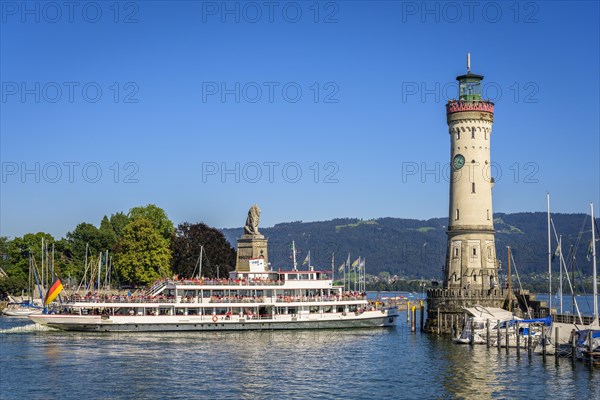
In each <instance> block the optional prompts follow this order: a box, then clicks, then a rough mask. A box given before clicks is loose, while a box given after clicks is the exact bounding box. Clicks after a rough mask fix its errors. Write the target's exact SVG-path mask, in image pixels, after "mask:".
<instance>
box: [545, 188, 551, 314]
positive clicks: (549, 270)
mask: <svg viewBox="0 0 600 400" xmlns="http://www.w3.org/2000/svg"><path fill="white" fill-rule="evenodd" d="M546 205H547V208H548V310H549V311H550V314H552V242H551V241H550V193H546Z"/></svg>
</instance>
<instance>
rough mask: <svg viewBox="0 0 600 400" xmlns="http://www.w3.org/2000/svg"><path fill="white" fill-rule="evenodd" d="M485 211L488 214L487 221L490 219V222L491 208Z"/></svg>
mask: <svg viewBox="0 0 600 400" xmlns="http://www.w3.org/2000/svg"><path fill="white" fill-rule="evenodd" d="M485 211H486V214H487V219H488V221H489V220H490V210H489V208H488V209H487V210H485Z"/></svg>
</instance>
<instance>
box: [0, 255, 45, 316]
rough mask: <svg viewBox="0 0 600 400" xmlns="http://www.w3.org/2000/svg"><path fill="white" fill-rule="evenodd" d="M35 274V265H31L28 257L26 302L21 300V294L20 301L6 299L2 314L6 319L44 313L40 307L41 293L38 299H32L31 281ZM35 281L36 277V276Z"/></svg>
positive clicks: (41, 306) (31, 262) (32, 287)
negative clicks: (7, 301) (7, 300)
mask: <svg viewBox="0 0 600 400" xmlns="http://www.w3.org/2000/svg"><path fill="white" fill-rule="evenodd" d="M34 274H35V265H34V264H33V259H32V258H31V256H30V257H29V274H28V282H27V300H24V299H23V294H21V301H18V300H17V299H15V298H13V297H10V296H9V297H8V299H9V303H8V305H7V306H6V308H5V309H4V310H2V313H3V314H4V315H6V316H7V317H27V316H29V315H35V314H41V313H42V312H43V311H44V307H43V305H42V299H41V292H40V298H39V299H34V293H35V291H34V285H33V281H32V279H31V278H32V275H34ZM36 281H37V276H36Z"/></svg>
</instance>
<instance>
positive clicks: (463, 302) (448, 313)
mask: <svg viewBox="0 0 600 400" xmlns="http://www.w3.org/2000/svg"><path fill="white" fill-rule="evenodd" d="M507 296H508V291H507V290H505V289H488V290H481V289H470V290H469V289H467V290H460V289H456V290H455V289H429V290H428V291H427V322H426V323H425V331H426V332H430V333H441V334H450V333H452V331H453V330H454V331H456V330H457V329H458V330H460V329H462V324H463V323H464V316H465V311H464V310H463V307H473V306H474V305H480V306H483V307H496V308H502V307H503V306H504V305H505V303H506V298H507Z"/></svg>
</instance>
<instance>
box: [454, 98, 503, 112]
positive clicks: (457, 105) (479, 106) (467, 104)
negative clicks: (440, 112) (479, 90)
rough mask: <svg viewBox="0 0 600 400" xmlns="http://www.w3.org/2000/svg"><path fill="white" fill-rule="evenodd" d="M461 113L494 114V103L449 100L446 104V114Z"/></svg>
mask: <svg viewBox="0 0 600 400" xmlns="http://www.w3.org/2000/svg"><path fill="white" fill-rule="evenodd" d="M462 111H483V112H489V113H493V112H494V103H492V102H491V101H485V100H480V101H464V100H450V101H449V102H448V103H447V104H446V113H448V114H451V113H455V112H462Z"/></svg>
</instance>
